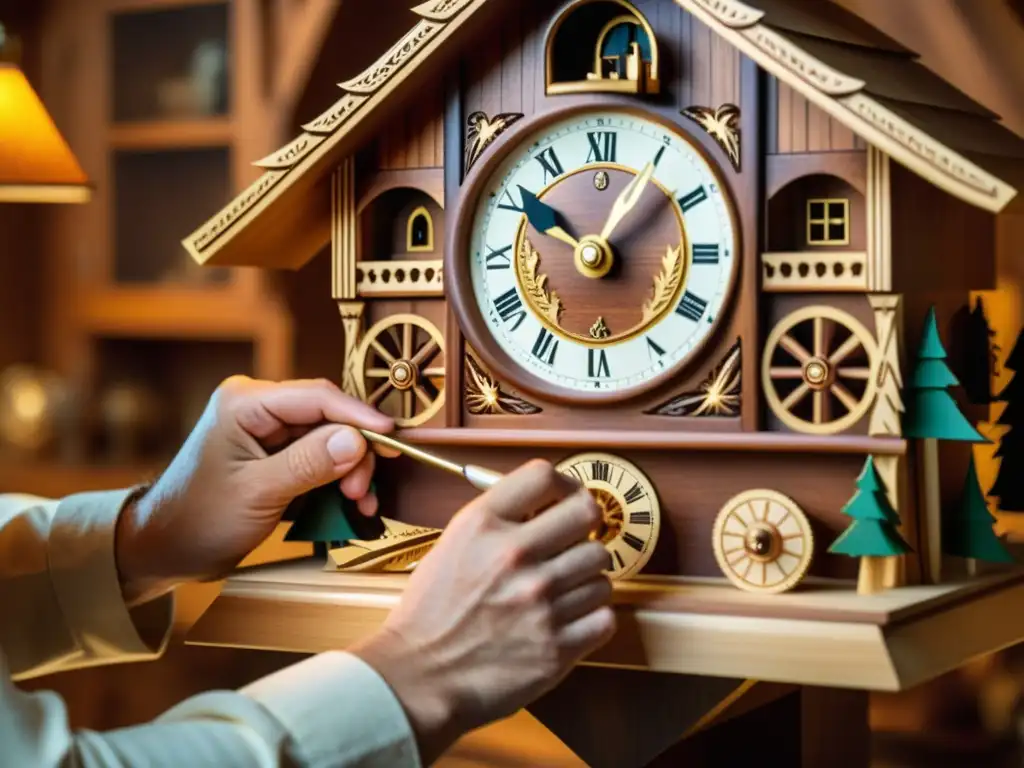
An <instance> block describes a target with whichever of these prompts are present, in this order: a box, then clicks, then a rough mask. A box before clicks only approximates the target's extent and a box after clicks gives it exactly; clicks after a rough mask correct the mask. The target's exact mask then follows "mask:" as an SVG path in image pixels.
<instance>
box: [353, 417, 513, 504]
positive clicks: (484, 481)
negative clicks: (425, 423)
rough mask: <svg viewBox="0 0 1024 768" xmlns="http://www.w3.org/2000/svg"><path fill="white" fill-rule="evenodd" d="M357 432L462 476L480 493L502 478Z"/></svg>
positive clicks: (374, 441) (498, 475)
mask: <svg viewBox="0 0 1024 768" xmlns="http://www.w3.org/2000/svg"><path fill="white" fill-rule="evenodd" d="M359 431H360V433H362V435H363V437H365V438H366V439H367V440H369V441H370V442H371V443H376V444H377V445H382V446H384V447H385V448H391V449H392V450H394V451H398V452H399V453H402V454H405V455H406V456H408V457H409V458H410V459H416V460H417V461H422V462H423V463H424V464H429V465H430V466H432V467H437V468H438V469H443V470H444V471H445V472H451V473H452V474H455V475H462V476H463V477H464V478H465V479H466V481H467V482H468V483H469V484H470V485H472V486H473V487H474V488H476V489H477V490H480V491H486V490H487V489H488V488H490V487H491V486H492V485H494V484H495V483H497V482H498V481H499V480H501V478H502V477H504V475H502V474H501V473H500V472H495V471H494V470H493V469H487V468H486V467H480V466H477V465H476V464H456V463H455V462H454V461H449V460H448V459H443V458H441V457H440V456H435V455H434V454H432V453H429V452H428V451H424V450H423V449H421V448H417V447H415V446H412V445H407V444H406V443H403V442H401V441H400V440H396V439H395V438H393V437H389V436H388V435H381V434H378V433H376V432H371V431H370V430H368V429H360V430H359Z"/></svg>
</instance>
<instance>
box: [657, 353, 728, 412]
mask: <svg viewBox="0 0 1024 768" xmlns="http://www.w3.org/2000/svg"><path fill="white" fill-rule="evenodd" d="M741 362H742V357H741V355H740V342H739V340H737V341H736V343H735V344H734V345H733V346H732V349H730V350H729V353H728V354H727V355H726V356H725V359H724V360H722V362H720V363H719V364H718V365H716V366H715V367H714V368H713V369H712V370H711V373H709V374H708V376H707V378H705V379H704V381H703V382H701V385H700V386H699V387H698V388H697V389H696V390H694V391H692V392H684V393H683V394H681V395H679V396H678V397H674V398H672V399H671V400H669V401H668V402H667V403H663V404H662V405H659V406H658V407H657V408H654V409H653V410H650V411H647V413H650V414H653V415H656V416H726V417H732V416H739V413H740V395H741V394H742V376H741V374H742V366H741Z"/></svg>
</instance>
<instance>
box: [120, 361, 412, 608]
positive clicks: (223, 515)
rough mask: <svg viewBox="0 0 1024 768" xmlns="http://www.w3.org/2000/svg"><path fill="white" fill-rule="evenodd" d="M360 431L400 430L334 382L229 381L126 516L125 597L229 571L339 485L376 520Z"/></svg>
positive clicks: (369, 457) (370, 462) (369, 460)
mask: <svg viewBox="0 0 1024 768" xmlns="http://www.w3.org/2000/svg"><path fill="white" fill-rule="evenodd" d="M353 427H362V428H365V429H371V430H373V431H375V432H389V431H391V430H392V429H393V428H394V424H393V422H392V420H391V419H390V418H388V417H387V416H384V415H383V414H381V413H380V412H378V411H376V410H375V409H373V408H371V407H370V406H368V405H366V404H365V403H362V402H360V401H358V400H356V399H354V398H352V397H349V396H348V395H346V394H344V393H342V391H341V390H340V389H338V388H337V387H336V386H334V385H333V384H331V383H330V382H327V381H291V382H284V383H281V384H277V383H271V382H266V381H254V380H252V379H249V378H246V377H244V376H236V377H232V378H230V379H228V380H227V381H225V382H224V383H223V384H222V385H221V386H220V387H219V388H218V390H217V392H216V393H215V394H214V396H213V397H212V398H211V400H210V403H209V405H208V406H207V408H206V411H205V412H204V413H203V415H202V417H201V418H200V419H199V422H198V423H197V424H196V426H195V428H194V429H193V430H192V434H191V435H189V437H188V440H186V441H185V444H184V446H183V447H182V449H181V451H180V452H179V453H178V455H177V457H175V459H174V461H173V462H171V465H170V467H168V469H167V471H166V472H165V473H164V474H163V476H162V477H161V478H160V479H159V480H158V481H157V482H156V484H155V485H154V486H153V487H152V488H151V489H149V491H148V492H147V493H146V494H145V495H144V496H142V498H141V499H139V501H138V502H136V503H135V504H134V505H133V506H130V507H129V508H128V509H126V510H125V511H124V512H123V513H122V514H121V518H120V520H119V521H118V530H117V544H116V554H117V564H118V570H119V573H120V576H121V581H122V587H123V590H124V593H125V598H126V599H127V600H128V601H129V602H134V601H138V600H140V599H143V598H145V597H150V596H152V595H153V594H155V593H158V592H160V591H166V589H168V588H170V587H173V586H174V585H175V584H177V583H180V582H182V581H186V580H192V579H202V578H208V577H215V576H218V575H220V574H222V573H224V572H226V571H227V570H229V569H231V568H232V567H234V566H235V565H237V564H238V562H239V561H241V560H242V558H244V557H245V556H246V555H247V554H248V553H249V552H251V551H252V550H253V549H255V548H256V546H258V545H259V544H260V543H261V542H262V541H263V540H264V539H265V538H266V537H267V536H268V535H269V534H270V533H271V532H272V531H273V530H274V527H275V526H276V525H277V524H278V522H279V521H280V519H281V513H282V512H283V511H284V509H285V507H286V506H288V504H289V503H290V502H291V501H292V500H293V499H294V498H296V497H297V496H300V495H302V494H304V493H306V492H308V491H311V490H313V489H314V488H317V487H319V486H321V485H324V484H326V483H329V482H331V481H332V480H340V481H341V490H342V492H343V493H344V494H345V495H346V496H348V497H349V498H350V499H353V500H355V501H356V502H357V504H358V506H359V509H360V511H361V512H363V514H366V515H372V514H374V513H375V512H376V509H377V500H376V499H375V498H374V497H373V496H372V495H371V494H369V492H368V489H369V485H370V480H371V477H372V475H373V469H374V453H373V451H370V450H368V449H367V444H366V441H365V440H364V439H363V436H362V435H361V434H360V433H359V432H358V431H357V429H354V428H353Z"/></svg>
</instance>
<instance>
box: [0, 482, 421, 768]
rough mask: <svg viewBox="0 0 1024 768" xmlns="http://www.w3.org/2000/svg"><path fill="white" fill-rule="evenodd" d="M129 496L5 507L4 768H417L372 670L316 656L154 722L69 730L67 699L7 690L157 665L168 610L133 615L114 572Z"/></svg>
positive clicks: (0, 541) (0, 507) (0, 536)
mask: <svg viewBox="0 0 1024 768" xmlns="http://www.w3.org/2000/svg"><path fill="white" fill-rule="evenodd" d="M131 493H132V491H130V490H125V491H116V492H109V493H92V494H80V495H77V496H70V497H68V498H66V499H64V500H62V501H59V502H57V501H50V500H46V499H39V498H35V497H29V496H0V744H2V745H3V749H2V750H0V766H7V765H11V766H23V765H24V766H29V765H31V766H40V768H49V767H50V766H75V767H76V768H78V767H79V766H80V767H81V768H114V767H115V766H116V767H117V768H134V767H135V766H147V768H149V767H151V768H163V767H164V766H166V767H167V768H172V766H173V767H174V768H177V767H178V766H181V765H188V766H190V768H214V767H216V768H233V767H234V766H239V768H241V767H242V766H260V767H261V768H262V767H263V766H267V767H268V768H275V767H276V766H317V767H318V768H319V767H320V766H323V767H324V768H327V767H328V766H331V767H333V766H338V767H339V768H346V767H348V766H361V767H365V768H378V767H379V768H406V767H407V766H408V767H409V768H417V767H418V766H419V765H420V760H419V754H418V750H417V746H416V742H415V737H414V735H413V733H412V729H411V728H410V726H409V722H408V719H407V718H406V716H405V713H404V711H403V709H402V707H401V704H400V703H399V702H398V700H397V699H396V697H395V696H394V694H393V693H392V691H391V689H390V688H389V687H388V685H387V684H386V683H385V682H384V680H383V678H381V677H380V675H378V674H377V673H376V672H375V671H374V670H373V669H372V668H370V667H369V666H368V665H367V664H365V663H364V662H363V661H361V660H360V659H358V658H357V657H355V656H352V655H351V654H348V653H343V652H332V653H325V654H321V655H319V656H314V657H312V658H310V659H307V660H305V661H303V662H301V663H299V664H296V665H295V666H292V667H288V668H286V669H284V670H281V671H280V672H277V673H275V674H273V675H270V676H269V677H266V678H263V679H262V680H259V681H257V682H256V683H254V684H252V685H250V686H249V687H247V688H245V689H243V690H242V691H240V692H231V691H217V692H212V693H206V694H202V695H199V696H196V697H193V698H191V699H188V700H186V701H185V702H183V703H181V704H179V705H178V706H176V707H174V708H173V709H171V710H170V711H168V712H166V713H165V714H164V715H162V716H161V717H159V718H157V720H155V721H154V722H152V723H148V724H146V725H141V726H137V727H133V728H125V729H120V730H116V731H110V732H106V733H96V732H92V731H73V730H71V728H70V726H69V723H68V720H67V712H66V710H65V707H64V703H63V701H62V700H61V699H60V697H59V696H57V695H56V694H54V693H52V692H49V691H42V692H37V693H25V692H22V691H20V690H18V688H17V687H16V686H15V685H14V681H16V680H19V679H26V678H29V677H35V676H38V675H43V674H50V673H53V672H57V671H60V670H67V669H74V668H78V667H84V666H91V665H96V664H109V663H117V662H130V661H142V660H146V659H154V658H157V657H158V656H159V655H160V654H161V653H162V652H163V650H164V648H165V647H166V644H167V641H168V638H169V636H170V629H171V624H172V620H173V599H172V597H171V596H169V595H168V596H165V597H162V598H159V599H157V600H155V601H153V602H151V603H149V604H147V605H143V606H140V607H138V608H135V609H132V610H130V611H129V610H128V609H127V607H126V606H125V604H124V600H123V598H122V596H121V588H120V583H119V580H118V574H117V567H116V563H115V561H114V532H115V527H116V526H115V524H116V521H117V516H118V515H119V514H120V512H121V509H122V508H123V507H124V504H125V502H126V501H127V499H128V498H129V497H130V495H131Z"/></svg>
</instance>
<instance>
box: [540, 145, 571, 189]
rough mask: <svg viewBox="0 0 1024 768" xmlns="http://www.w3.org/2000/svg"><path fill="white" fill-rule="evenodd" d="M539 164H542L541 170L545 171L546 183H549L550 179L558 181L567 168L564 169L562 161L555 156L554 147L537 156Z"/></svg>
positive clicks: (542, 151)
mask: <svg viewBox="0 0 1024 768" xmlns="http://www.w3.org/2000/svg"><path fill="white" fill-rule="evenodd" d="M537 162H538V163H540V166H541V168H543V169H544V183H545V184H547V183H548V178H549V177H550V178H553V179H557V178H558V177H559V176H561V175H562V174H563V173H565V168H563V167H562V161H561V160H559V159H558V155H557V154H555V149H554V147H548V148H547V149H544V150H541V152H540V154H538V155H537Z"/></svg>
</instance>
